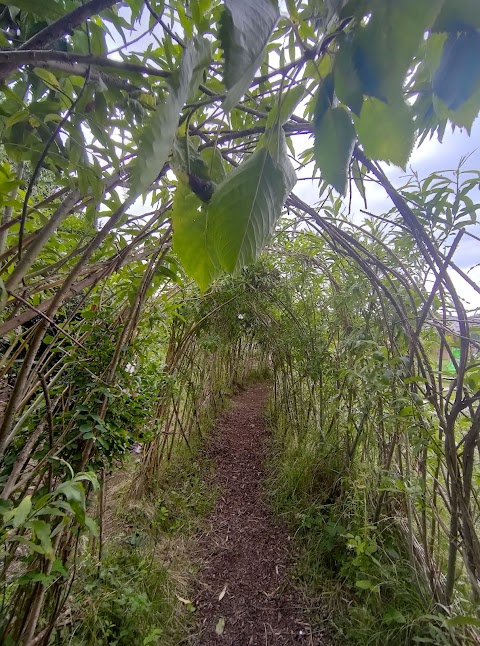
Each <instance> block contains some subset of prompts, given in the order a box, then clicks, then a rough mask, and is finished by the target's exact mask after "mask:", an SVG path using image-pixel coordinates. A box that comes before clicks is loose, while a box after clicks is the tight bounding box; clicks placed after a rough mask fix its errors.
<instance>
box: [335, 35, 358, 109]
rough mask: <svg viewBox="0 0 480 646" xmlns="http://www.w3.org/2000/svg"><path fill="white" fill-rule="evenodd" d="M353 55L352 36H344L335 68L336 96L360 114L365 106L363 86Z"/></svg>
mask: <svg viewBox="0 0 480 646" xmlns="http://www.w3.org/2000/svg"><path fill="white" fill-rule="evenodd" d="M353 54H354V48H353V39H352V36H351V34H348V35H346V34H342V38H340V39H339V50H338V52H337V54H336V56H335V62H334V67H333V73H334V80H335V94H336V95H337V97H338V99H339V100H340V101H341V102H342V103H344V104H345V105H348V107H349V108H350V109H351V110H353V112H355V114H360V110H361V109H362V104H363V84H362V82H361V80H360V77H359V75H358V72H357V69H356V67H355V63H354V55H353Z"/></svg>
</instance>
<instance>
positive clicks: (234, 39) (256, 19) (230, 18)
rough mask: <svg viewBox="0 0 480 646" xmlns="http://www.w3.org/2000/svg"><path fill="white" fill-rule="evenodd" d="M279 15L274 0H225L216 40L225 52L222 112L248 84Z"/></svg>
mask: <svg viewBox="0 0 480 646" xmlns="http://www.w3.org/2000/svg"><path fill="white" fill-rule="evenodd" d="M279 16H280V12H279V10H278V6H277V3H276V0H225V9H224V11H223V14H222V19H221V25H220V42H221V45H222V49H223V51H224V54H225V68H224V83H225V87H226V88H227V89H228V93H227V97H226V99H225V101H224V104H223V108H224V110H225V111H226V112H229V111H230V110H231V109H232V108H233V107H234V106H235V105H236V104H237V103H238V102H239V100H240V99H241V97H242V96H243V95H244V94H245V92H246V91H247V89H248V87H249V86H250V83H251V82H252V80H253V77H254V75H255V72H256V71H257V69H258V68H259V67H260V65H261V63H262V59H263V55H264V51H265V47H266V46H267V43H268V41H269V39H270V36H271V34H272V32H273V29H274V27H275V25H276V23H277V20H278V18H279Z"/></svg>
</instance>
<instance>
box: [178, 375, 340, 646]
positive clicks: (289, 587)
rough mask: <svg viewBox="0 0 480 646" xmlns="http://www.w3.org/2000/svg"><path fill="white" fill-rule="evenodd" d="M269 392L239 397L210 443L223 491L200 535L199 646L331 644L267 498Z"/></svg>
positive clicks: (261, 389)
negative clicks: (295, 574)
mask: <svg viewBox="0 0 480 646" xmlns="http://www.w3.org/2000/svg"><path fill="white" fill-rule="evenodd" d="M267 395H268V387H267V386H266V385H264V384H261V385H255V386H253V387H251V388H249V389H248V390H246V391H244V392H242V393H240V394H239V395H238V396H237V397H235V398H234V400H233V402H232V406H231V408H230V409H229V410H228V411H227V412H226V413H224V414H223V415H222V416H221V417H220V419H219V420H218V422H217V424H216V427H215V430H214V432H213V436H212V439H211V442H210V443H209V447H208V448H207V453H208V456H209V457H210V459H211V460H213V462H214V465H215V473H216V475H215V480H214V482H213V483H212V486H216V487H218V488H219V490H220V495H219V497H218V501H217V503H216V506H215V508H214V510H213V512H212V514H211V516H210V517H209V518H208V520H207V527H206V529H205V531H204V533H203V534H202V535H201V536H200V537H199V538H198V543H199V545H198V550H199V561H200V563H201V568H200V572H199V575H198V581H197V595H196V598H195V605H196V608H197V612H196V615H197V620H198V623H197V629H196V633H195V634H194V635H193V636H192V637H191V640H190V643H191V644H194V645H195V646H213V645H215V644H223V645H224V646H287V645H293V644H295V645H299V644H302V645H304V646H307V645H308V646H314V645H315V646H317V645H320V644H322V645H326V644H327V643H328V639H327V637H326V635H324V634H323V633H322V632H321V631H320V632H318V631H317V632H315V633H313V632H312V629H311V627H310V625H309V624H308V622H307V621H306V619H305V610H304V609H305V600H304V599H303V598H302V595H301V593H300V592H299V591H298V590H297V589H295V587H294V586H293V584H292V582H291V580H290V578H289V570H290V568H291V560H290V556H289V551H290V549H289V548H290V537H289V535H288V531H287V529H286V528H285V527H282V525H281V523H280V522H279V520H278V519H277V518H275V516H274V514H273V511H272V510H271V509H270V507H269V505H268V503H267V501H266V498H265V492H264V480H265V461H266V458H267V456H268V452H269V449H270V448H271V438H270V435H269V432H268V429H267V425H266V423H265V405H266V399H267Z"/></svg>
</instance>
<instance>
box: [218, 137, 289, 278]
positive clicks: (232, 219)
mask: <svg viewBox="0 0 480 646" xmlns="http://www.w3.org/2000/svg"><path fill="white" fill-rule="evenodd" d="M276 130H277V131H280V130H281V129H280V128H278V129H276ZM275 135H277V136H278V137H279V138H280V142H279V141H278V139H277V138H276V136H275ZM267 142H268V143H267ZM284 148H285V142H284V138H283V131H282V132H275V133H272V139H271V141H269V140H268V134H267V137H266V139H265V140H264V141H263V143H262V145H260V146H259V147H258V148H257V150H256V151H255V152H254V153H253V155H252V156H251V157H250V159H248V160H247V161H246V162H244V163H243V164H240V166H238V167H237V168H236V169H235V170H233V171H232V172H231V173H230V174H229V175H227V177H226V178H225V180H224V181H223V182H222V183H221V184H219V186H218V188H217V190H216V191H215V193H214V194H213V197H212V199H211V202H210V204H209V205H208V220H207V243H208V247H209V248H210V249H214V250H215V255H216V257H217V258H218V261H219V263H220V265H221V267H222V268H223V269H224V270H225V271H228V272H234V271H237V270H239V269H241V268H242V267H244V266H245V265H247V264H248V263H249V262H252V261H253V260H255V258H256V257H257V256H258V254H259V253H260V251H261V250H262V248H263V246H264V245H265V243H266V241H267V240H268V239H269V237H270V236H271V235H272V233H273V230H274V228H275V224H276V222H277V220H278V218H279V217H280V215H281V211H282V207H283V204H284V202H285V200H286V198H287V196H288V194H289V192H290V191H291V189H292V188H293V186H294V183H295V174H294V172H293V168H292V167H291V164H290V161H289V160H288V157H287V156H286V154H285V152H284Z"/></svg>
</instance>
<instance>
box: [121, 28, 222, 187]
mask: <svg viewBox="0 0 480 646" xmlns="http://www.w3.org/2000/svg"><path fill="white" fill-rule="evenodd" d="M210 58H211V50H210V44H209V42H208V41H207V40H205V39H202V40H198V41H195V42H193V41H192V42H190V43H189V44H188V46H187V47H186V49H185V51H184V53H183V58H182V62H181V65H180V69H179V70H178V71H177V73H176V74H175V75H174V76H173V78H172V79H171V82H170V92H169V94H168V97H167V99H166V100H165V102H164V103H162V104H161V105H159V106H158V108H157V109H156V110H155V113H154V114H153V116H152V117H151V119H150V121H149V122H148V123H147V125H146V126H145V128H144V130H143V133H142V137H141V140H140V144H139V146H138V154H137V158H136V161H135V164H134V166H133V171H132V180H131V195H135V196H137V195H140V194H141V193H142V192H143V191H145V190H146V189H147V188H149V186H150V185H151V184H152V182H153V181H154V180H155V179H156V177H158V175H159V173H160V171H161V170H162V168H163V165H164V164H165V162H166V161H167V159H168V156H169V154H170V152H171V150H172V148H173V144H174V142H175V136H176V133H177V127H178V119H179V115H180V113H181V111H182V109H183V106H184V104H185V102H186V100H187V97H188V96H189V93H190V90H191V89H192V87H193V86H194V85H195V84H197V85H198V82H199V73H201V71H202V70H203V69H204V68H205V67H206V65H208V63H209V61H210Z"/></svg>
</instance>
